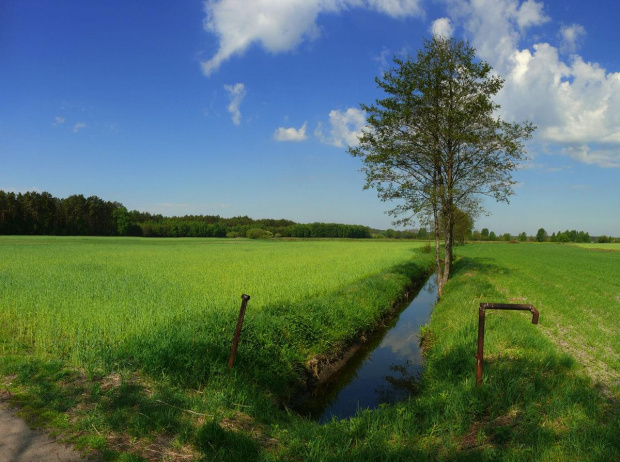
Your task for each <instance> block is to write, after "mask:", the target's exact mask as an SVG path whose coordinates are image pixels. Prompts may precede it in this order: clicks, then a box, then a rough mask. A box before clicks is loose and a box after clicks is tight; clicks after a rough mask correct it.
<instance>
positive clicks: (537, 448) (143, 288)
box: [0, 238, 620, 462]
mask: <svg viewBox="0 0 620 462" xmlns="http://www.w3.org/2000/svg"><path fill="white" fill-rule="evenodd" d="M0 243H1V247H0V253H1V254H2V255H1V256H2V259H0V278H1V281H0V282H1V283H2V284H1V285H0V290H1V291H2V292H1V293H0V300H1V302H0V303H1V306H2V309H1V311H0V313H1V314H0V316H2V318H0V321H1V322H2V328H3V329H2V334H0V335H2V336H3V337H2V342H3V343H2V345H3V346H2V348H3V349H4V350H3V351H4V354H3V355H2V356H0V371H2V373H3V374H4V375H5V379H4V380H5V385H4V386H5V387H6V388H7V389H9V390H11V392H12V393H13V399H14V401H15V402H18V403H19V404H21V405H22V406H24V408H25V409H27V410H28V409H29V410H30V411H31V412H32V413H33V414H35V415H37V416H38V418H39V419H40V420H42V421H43V423H45V424H46V425H53V426H55V427H57V428H63V426H64V427H67V426H68V427H69V428H71V429H72V431H73V432H74V433H75V434H79V435H80V436H79V437H76V439H74V441H77V442H79V443H80V444H84V445H86V446H87V447H95V448H99V449H101V450H102V454H103V456H104V459H106V460H125V459H122V457H125V456H122V455H119V454H121V453H123V452H130V453H132V454H134V456H132V457H135V455H136V454H142V455H143V456H145V455H148V456H149V458H150V457H151V456H152V460H162V459H163V460H165V456H166V454H167V457H169V458H174V457H176V456H172V455H170V454H177V455H178V454H183V457H185V458H187V459H188V460H190V458H191V457H192V455H193V457H194V460H231V461H232V460H304V461H306V460H309V461H312V460H314V461H324V460H329V461H340V460H359V461H364V462H365V461H368V460H402V461H410V460H471V461H478V460H518V461H531V460H535V461H564V460H580V461H581V460H591V461H610V460H620V439H619V438H618V435H619V434H620V407H619V405H618V403H619V402H620V382H618V372H619V370H620V364H618V354H619V352H620V342H619V339H618V329H617V321H618V319H620V298H619V296H618V294H620V253H617V252H592V251H588V250H587V249H581V248H579V247H576V246H570V245H560V244H542V245H540V244H518V245H514V244H496V245H486V244H476V245H466V246H464V247H459V248H457V255H458V257H457V260H456V262H455V266H454V274H453V277H452V279H451V280H450V281H449V283H448V285H447V286H446V292H445V295H444V297H443V298H442V300H441V301H440V302H439V304H438V305H437V306H436V308H435V310H434V313H433V315H432V319H431V322H430V325H429V326H427V327H426V328H425V329H424V332H425V333H426V335H427V338H426V345H427V346H429V349H428V350H427V354H426V360H427V368H426V372H425V374H424V377H423V381H422V383H421V385H420V387H419V388H420V393H419V394H418V395H417V396H413V397H411V398H410V399H409V400H407V401H405V402H401V403H398V404H396V405H390V406H384V407H382V408H380V409H378V410H376V411H363V412H361V413H360V414H359V415H357V416H356V417H354V418H352V419H349V420H343V421H338V420H335V421H333V422H331V423H328V424H326V425H319V424H317V423H316V422H313V421H308V420H305V419H302V418H300V417H299V416H297V415H296V414H295V413H294V412H291V411H289V410H287V409H286V408H285V410H284V411H282V410H281V405H282V403H286V400H285V399H283V398H285V397H286V396H287V394H289V393H290V392H291V390H292V388H291V387H290V385H291V384H292V383H293V384H294V383H295V381H296V380H299V379H300V377H303V374H304V371H303V368H304V366H305V361H306V360H307V359H308V358H310V357H312V356H313V355H315V354H320V353H322V352H330V351H331V352H333V351H336V350H338V349H339V348H342V347H343V346H344V345H346V344H347V342H350V341H353V340H355V339H356V338H357V336H359V333H360V332H362V331H364V330H365V329H368V328H370V327H371V326H373V325H374V324H376V323H377V321H378V319H379V318H380V316H381V313H382V312H384V310H386V309H388V308H389V306H390V304H391V301H393V300H394V299H395V298H396V297H397V296H398V294H399V293H400V292H402V290H403V287H404V285H405V284H406V283H407V281H408V280H410V279H411V278H415V277H418V278H419V277H422V275H423V274H424V273H425V272H426V271H427V270H428V268H429V266H430V265H431V261H430V260H431V258H432V256H431V255H428V254H423V253H419V252H418V251H417V250H416V244H411V243H404V242H383V243H378V242H368V241H366V242H350V241H342V242H340V241H338V242H324V241H321V242H305V241H304V242H276V241H274V242H254V241H252V242H250V241H243V240H219V241H218V240H204V241H203V240H161V241H157V240H153V241H145V240H131V239H127V240H123V239H119V240H116V239H62V238H50V239H47V238H42V239H40V240H38V239H32V240H29V239H27V238H6V239H5V238H2V239H0ZM20 246H21V247H20ZM46 249H47V250H46ZM7 260H9V261H10V263H9V264H7ZM351 262H352V263H351ZM347 263H350V264H347ZM350 266H352V267H354V269H352V268H351V267H350ZM232 267H234V268H236V272H235V271H232V270H231V269H230V268H232ZM28 272H30V273H31V274H30V275H28V274H26V275H24V273H28ZM236 273H240V274H241V275H238V274H236ZM38 278H43V279H45V281H39V280H38ZM308 281H309V282H308ZM227 286H232V287H233V289H231V291H230V292H231V293H226V295H223V296H222V294H221V293H220V292H222V291H224V289H225V288H226V287H227ZM35 289H36V291H41V290H43V291H45V290H47V292H44V293H47V294H48V297H47V298H49V299H50V300H51V302H52V303H53V305H52V306H53V307H54V308H55V309H56V310H57V311H58V312H61V313H64V314H63V317H59V318H58V319H55V318H54V316H53V315H51V314H49V313H46V309H49V308H46V307H47V306H48V305H46V303H45V300H46V297H43V296H39V295H35V294H33V293H28V291H30V290H33V291H34V290H35ZM243 292H245V293H249V294H250V295H251V296H252V299H251V300H250V302H249V305H248V312H247V315H246V324H245V325H244V330H243V334H242V343H241V345H240V350H239V356H238V358H237V363H236V365H235V368H233V370H232V371H228V370H227V369H226V366H225V364H226V360H227V359H228V353H229V351H230V341H231V338H232V329H233V328H234V324H235V322H236V316H237V313H238V309H239V305H240V302H241V300H240V294H241V293H243ZM256 294H260V295H256ZM483 301H485V302H509V303H531V304H534V305H535V306H536V307H537V308H538V310H539V311H540V324H539V325H532V324H531V316H530V315H529V313H520V312H505V313H502V312H498V311H489V312H487V330H486V339H485V340H486V342H485V369H484V370H485V373H484V381H483V385H482V386H481V387H479V388H477V387H475V364H476V360H475V353H476V338H477V320H478V306H479V303H480V302H483ZM218 303H219V305H218ZM21 307H24V309H23V310H22V309H21ZM89 307H96V309H91V308H89ZM81 310H83V311H84V313H80V311H81ZM127 310H129V315H127V314H126V312H127ZM99 311H102V312H101V313H100V312H99ZM105 311H107V312H108V313H109V315H108V316H107V317H106V315H105V314H104V313H103V312H105ZM20 316H22V317H20ZM39 316H42V317H43V319H45V321H41V320H40V319H38V317H39ZM63 319H64V320H65V322H64V323H63V322H62V321H63ZM54 323H56V324H54ZM89 324H93V325H94V326H93V327H91V328H90V329H91V330H90V331H89V330H86V331H83V330H82V328H84V327H85V328H88V326H89ZM47 325H50V326H55V329H56V332H58V334H55V335H54V336H52V335H49V333H46V332H45V330H46V326H47ZM100 325H101V326H103V327H101V328H100ZM5 328H6V329H5ZM103 333H105V335H106V336H107V337H102V334H103ZM14 338H19V339H20V341H19V343H16V342H15V340H14ZM75 339H80V341H79V342H77V343H75V342H74V343H72V340H75ZM46 342H47V343H46ZM44 345H45V348H44V347H43V346H44ZM29 352H30V353H29ZM88 352H90V353H88ZM80 364H81V365H82V366H83V368H79V367H78V368H76V367H75V365H80ZM84 368H86V369H88V368H90V369H91V370H90V371H88V370H87V373H86V374H85V373H84ZM9 382H10V383H9ZM67 415H69V416H71V418H70V419H69V418H67ZM161 441H164V442H165V444H162V445H161V447H158V446H157V444H159V443H158V442H161ZM156 443H157V444H156ZM144 448H148V450H147V449H144ZM153 448H157V449H158V451H159V450H161V451H160V452H159V453H158V454H159V455H157V456H156V455H154V454H155V453H154V452H153V451H154V450H153ZM145 457H146V456H145ZM127 460H129V459H127ZM132 460H138V459H137V458H135V459H132ZM173 460H174V459H173Z"/></svg>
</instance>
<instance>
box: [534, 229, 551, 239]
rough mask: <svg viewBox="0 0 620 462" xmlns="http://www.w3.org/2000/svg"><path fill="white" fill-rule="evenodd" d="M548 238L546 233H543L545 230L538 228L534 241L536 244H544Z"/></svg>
mask: <svg viewBox="0 0 620 462" xmlns="http://www.w3.org/2000/svg"><path fill="white" fill-rule="evenodd" d="M548 237H549V235H548V234H547V231H545V228H540V229H539V230H538V232H537V233H536V240H537V241H538V242H545V241H546V240H547V238H548Z"/></svg>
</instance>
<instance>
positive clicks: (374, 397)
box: [300, 275, 437, 423]
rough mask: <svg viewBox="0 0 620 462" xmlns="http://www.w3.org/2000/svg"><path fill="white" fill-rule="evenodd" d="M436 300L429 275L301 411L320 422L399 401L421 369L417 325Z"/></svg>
mask: <svg viewBox="0 0 620 462" xmlns="http://www.w3.org/2000/svg"><path fill="white" fill-rule="evenodd" d="M436 300H437V276H436V275H433V276H431V277H430V278H429V280H428V281H427V282H426V284H424V286H423V287H422V288H421V289H420V291H419V292H418V293H417V295H415V297H414V298H413V300H412V301H410V302H409V304H408V305H407V307H406V308H405V309H404V310H403V311H402V312H401V313H400V314H399V315H398V316H395V317H394V319H392V321H391V322H390V323H389V324H388V325H387V326H386V328H385V329H384V330H382V331H381V332H378V333H377V334H376V337H374V338H372V339H371V341H369V342H367V343H366V344H364V345H363V346H362V348H360V349H359V350H358V351H357V352H356V353H355V355H354V356H353V357H351V359H350V360H349V361H348V362H347V363H346V365H345V366H344V367H343V368H342V369H341V370H340V371H339V372H338V373H337V374H335V375H334V376H332V377H330V379H329V380H328V381H327V382H325V383H322V384H321V385H319V386H318V387H317V388H316V389H315V390H313V393H312V396H311V397H310V398H309V399H308V400H307V401H306V402H305V403H304V405H303V409H301V410H300V412H301V414H302V415H308V416H310V417H312V418H315V419H318V420H319V422H321V423H324V422H328V421H330V420H331V419H332V416H336V417H338V418H341V419H344V418H347V417H351V416H354V415H355V413H356V412H357V410H358V409H376V408H378V407H379V405H380V404H383V403H394V402H397V401H402V400H403V399H405V398H407V397H408V396H409V395H410V394H411V393H413V392H415V389H416V382H417V380H418V379H419V378H420V375H421V373H422V370H423V365H422V363H423V357H422V351H421V349H420V338H419V332H420V326H421V325H424V324H426V323H427V322H428V321H429V319H430V314H431V312H432V311H433V307H434V305H435V302H436Z"/></svg>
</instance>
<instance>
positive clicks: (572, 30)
mask: <svg viewBox="0 0 620 462" xmlns="http://www.w3.org/2000/svg"><path fill="white" fill-rule="evenodd" d="M585 35H586V30H585V28H584V27H583V26H582V25H580V24H571V25H570V26H562V28H561V29H560V39H561V42H560V51H562V53H575V52H576V51H577V48H579V43H578V42H579V41H580V40H581V38H582V37H583V36H585Z"/></svg>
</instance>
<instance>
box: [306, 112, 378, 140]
mask: <svg viewBox="0 0 620 462" xmlns="http://www.w3.org/2000/svg"><path fill="white" fill-rule="evenodd" d="M365 126H366V112H364V111H362V110H361V109H356V108H348V109H347V110H346V111H344V112H343V111H340V110H337V109H334V110H333V111H330V113H329V127H330V128H329V134H328V135H325V134H324V133H323V126H322V124H319V125H318V127H317V129H316V130H315V132H314V134H315V136H316V137H317V138H319V139H320V140H321V141H322V142H323V143H326V144H331V145H332V146H336V147H339V148H343V147H346V146H357V145H358V144H359V137H360V136H361V134H362V129H363V128H364V127H365Z"/></svg>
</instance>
